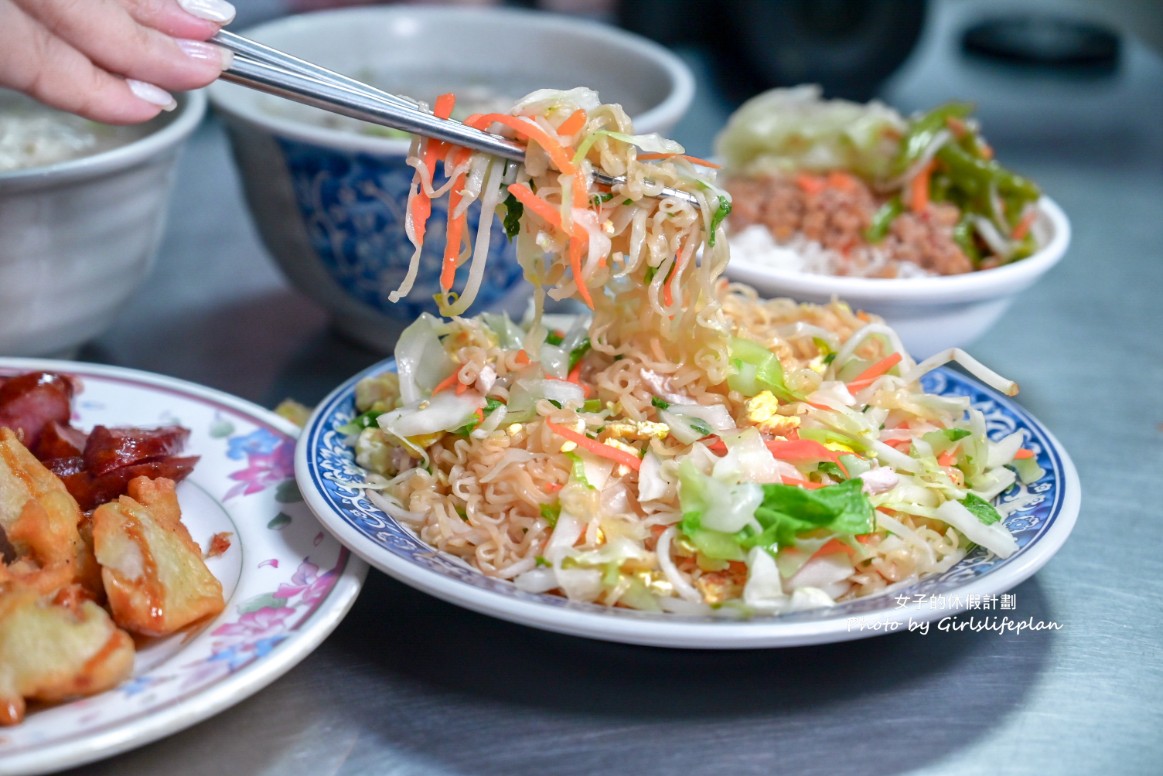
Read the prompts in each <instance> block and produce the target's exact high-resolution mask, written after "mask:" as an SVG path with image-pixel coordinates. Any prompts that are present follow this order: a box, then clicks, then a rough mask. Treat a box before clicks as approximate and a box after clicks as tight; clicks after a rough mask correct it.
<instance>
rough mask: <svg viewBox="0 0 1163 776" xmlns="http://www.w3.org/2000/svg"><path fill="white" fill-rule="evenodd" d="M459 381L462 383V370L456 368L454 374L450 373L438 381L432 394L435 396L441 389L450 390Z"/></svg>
mask: <svg viewBox="0 0 1163 776" xmlns="http://www.w3.org/2000/svg"><path fill="white" fill-rule="evenodd" d="M459 383H460V370H459V369H454V370H453V372H452V374H450V375H449V376H448V377H446V378H444V379H443V380H441V381H440V382H438V383H437V384H436V387H435V388H433V389H432V395H433V396H435V395H436V394H438V393H440V392H441V391H445V390H448V389H449V388H451V387H452V386H453V385H456V384H459Z"/></svg>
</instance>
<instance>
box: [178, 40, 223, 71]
mask: <svg viewBox="0 0 1163 776" xmlns="http://www.w3.org/2000/svg"><path fill="white" fill-rule="evenodd" d="M176 42H177V44H178V48H180V49H181V50H182V51H183V52H184V53H185V54H186V56H188V57H189V58H190V59H196V60H198V61H200V62H213V63H214V64H215V65H218V67H220V68H222V69H223V70H225V69H226V68H228V67H230V63H231V62H232V61H233V60H234V54H232V53H231V52H230V51H227V50H226V49H224V48H222V47H221V46H215V45H214V44H213V43H206V42H205V41H201V40H185V39H181V38H179V39H178V40H177V41H176Z"/></svg>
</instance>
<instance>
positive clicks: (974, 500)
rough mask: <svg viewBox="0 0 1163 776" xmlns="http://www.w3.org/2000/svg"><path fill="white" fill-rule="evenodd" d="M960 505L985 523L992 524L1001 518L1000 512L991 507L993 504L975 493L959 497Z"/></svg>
mask: <svg viewBox="0 0 1163 776" xmlns="http://www.w3.org/2000/svg"><path fill="white" fill-rule="evenodd" d="M961 505H962V506H963V507H965V508H966V509H968V510H969V511H970V512H972V513H973V516H974V517H976V518H977V519H978V520H980V521H981V522H982V523H984V524H986V525H993V524H994V523H996V522H999V521H1000V520H1001V514H999V513H998V511H997V510H996V509H994V508H993V504H991V503H989V502H988V501H986V500H985V499H983V498H982V497H981V496H978V495H977V494H975V493H968V494H966V496H965V498H963V499H961Z"/></svg>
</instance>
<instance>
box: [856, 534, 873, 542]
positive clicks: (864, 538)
mask: <svg viewBox="0 0 1163 776" xmlns="http://www.w3.org/2000/svg"><path fill="white" fill-rule="evenodd" d="M875 539H876V534H874V533H866V534H856V541H858V542H860V543H861V544H871V543H872V542H873V541H874V540H875Z"/></svg>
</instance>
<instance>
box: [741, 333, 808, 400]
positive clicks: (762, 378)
mask: <svg viewBox="0 0 1163 776" xmlns="http://www.w3.org/2000/svg"><path fill="white" fill-rule="evenodd" d="M730 361H731V366H732V367H733V372H732V374H731V375H730V376H729V377H728V378H727V386H728V387H730V388H731V389H732V390H735V391H739V393H741V394H743V395H744V396H755V395H756V394H758V393H760V392H762V391H771V392H772V393H773V394H775V396H776V397H778V398H780V399H783V400H784V401H799V400H800V399H801V398H802V397H800V396H798V395H797V394H796V393H795V392H793V391H792V390H791V389H790V388H788V387H787V384H786V383H784V381H783V365H782V364H780V363H779V358H778V357H776V355H775V354H774V353H772V352H771V351H770V350H768V349H767V348H765V347H764V346H763V345H760V344H759V343H758V342H754V341H752V340H748V339H743V338H741V337H732V338H731V347H730Z"/></svg>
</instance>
